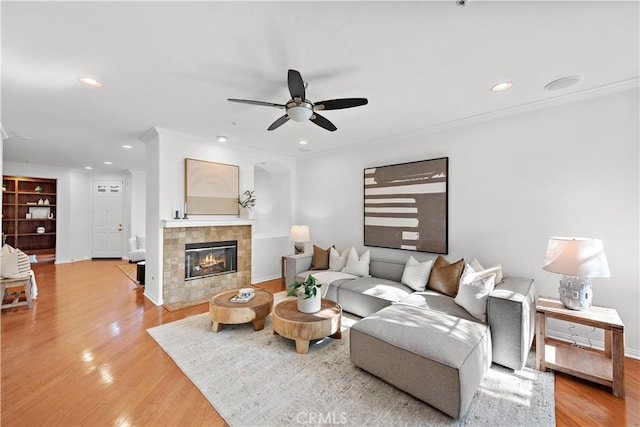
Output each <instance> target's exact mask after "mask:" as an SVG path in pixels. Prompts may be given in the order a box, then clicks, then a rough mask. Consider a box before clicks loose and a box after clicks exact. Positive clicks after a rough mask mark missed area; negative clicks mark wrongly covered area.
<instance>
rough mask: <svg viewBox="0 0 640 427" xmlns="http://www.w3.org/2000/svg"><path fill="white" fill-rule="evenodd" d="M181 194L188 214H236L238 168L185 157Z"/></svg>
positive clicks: (238, 183)
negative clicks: (182, 190)
mask: <svg viewBox="0 0 640 427" xmlns="http://www.w3.org/2000/svg"><path fill="white" fill-rule="evenodd" d="M184 174H185V180H184V185H185V188H184V194H185V203H186V209H185V211H186V213H188V214H189V215H238V213H239V212H240V209H239V205H238V194H239V190H240V168H239V167H238V166H235V165H227V164H224V163H213V162H206V161H204V160H195V159H184Z"/></svg>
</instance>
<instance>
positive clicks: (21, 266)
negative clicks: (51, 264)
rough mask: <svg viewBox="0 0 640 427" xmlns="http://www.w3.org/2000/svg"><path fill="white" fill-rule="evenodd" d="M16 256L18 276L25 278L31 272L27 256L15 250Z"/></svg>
mask: <svg viewBox="0 0 640 427" xmlns="http://www.w3.org/2000/svg"><path fill="white" fill-rule="evenodd" d="M16 256H17V258H18V274H20V275H22V276H26V275H27V274H29V271H31V261H29V255H27V254H25V253H24V252H22V251H21V250H20V249H16Z"/></svg>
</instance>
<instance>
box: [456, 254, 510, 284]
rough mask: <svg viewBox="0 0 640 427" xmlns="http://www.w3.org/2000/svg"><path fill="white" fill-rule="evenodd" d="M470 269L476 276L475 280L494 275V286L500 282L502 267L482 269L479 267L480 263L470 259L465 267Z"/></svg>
mask: <svg viewBox="0 0 640 427" xmlns="http://www.w3.org/2000/svg"><path fill="white" fill-rule="evenodd" d="M467 268H470V269H471V270H472V271H473V272H474V273H475V275H476V278H481V277H487V276H489V275H490V274H495V275H496V282H495V283H496V285H497V284H498V283H501V282H502V266H501V265H500V264H498V265H495V266H493V267H489V268H484V267H483V266H482V265H480V262H478V260H477V259H476V258H474V259H472V260H471V262H470V263H468V264H467V265H466V268H465V270H466V269H467Z"/></svg>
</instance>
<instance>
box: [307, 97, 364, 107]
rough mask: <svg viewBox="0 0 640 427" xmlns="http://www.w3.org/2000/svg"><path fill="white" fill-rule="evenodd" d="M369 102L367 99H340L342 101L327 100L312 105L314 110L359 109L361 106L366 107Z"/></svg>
mask: <svg viewBox="0 0 640 427" xmlns="http://www.w3.org/2000/svg"><path fill="white" fill-rule="evenodd" d="M368 103H369V101H368V100H367V98H342V99H328V100H326V101H320V102H316V103H315V104H314V105H313V109H314V110H340V109H342V108H352V107H359V106H361V105H367V104H368Z"/></svg>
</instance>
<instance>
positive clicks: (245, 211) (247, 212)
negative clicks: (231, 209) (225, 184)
mask: <svg viewBox="0 0 640 427" xmlns="http://www.w3.org/2000/svg"><path fill="white" fill-rule="evenodd" d="M255 192H256V191H255V190H246V191H245V192H244V193H242V194H243V197H242V198H241V199H240V198H238V204H239V205H240V217H241V218H247V219H253V209H252V208H253V207H254V206H255V205H256V197H255V196H254V194H255Z"/></svg>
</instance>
